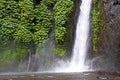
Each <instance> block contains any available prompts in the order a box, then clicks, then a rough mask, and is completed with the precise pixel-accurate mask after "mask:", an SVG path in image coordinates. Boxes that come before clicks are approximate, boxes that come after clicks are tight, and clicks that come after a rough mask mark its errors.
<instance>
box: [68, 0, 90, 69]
mask: <svg viewBox="0 0 120 80" xmlns="http://www.w3.org/2000/svg"><path fill="white" fill-rule="evenodd" d="M91 3H92V0H82V3H81V6H80V15H79V18H78V22H77V26H76V37H75V43H74V48H73V55H72V59H71V66H70V67H71V69H73V71H75V69H76V71H83V70H85V69H86V66H85V60H86V55H87V51H88V36H89V28H90V27H89V26H90V20H89V18H90V10H91Z"/></svg>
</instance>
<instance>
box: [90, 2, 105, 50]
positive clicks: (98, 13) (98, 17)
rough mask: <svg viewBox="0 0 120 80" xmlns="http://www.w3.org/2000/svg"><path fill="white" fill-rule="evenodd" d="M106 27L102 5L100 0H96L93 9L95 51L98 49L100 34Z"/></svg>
mask: <svg viewBox="0 0 120 80" xmlns="http://www.w3.org/2000/svg"><path fill="white" fill-rule="evenodd" d="M103 27H104V22H103V16H102V5H101V1H100V0H94V8H93V10H92V32H93V51H95V52H96V51H97V43H98V41H99V34H100V31H101V29H102V28H103Z"/></svg>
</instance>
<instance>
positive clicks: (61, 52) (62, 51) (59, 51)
mask: <svg viewBox="0 0 120 80" xmlns="http://www.w3.org/2000/svg"><path fill="white" fill-rule="evenodd" d="M54 51H55V53H56V55H57V56H59V57H63V56H65V54H66V50H65V49H63V48H55V49H54Z"/></svg>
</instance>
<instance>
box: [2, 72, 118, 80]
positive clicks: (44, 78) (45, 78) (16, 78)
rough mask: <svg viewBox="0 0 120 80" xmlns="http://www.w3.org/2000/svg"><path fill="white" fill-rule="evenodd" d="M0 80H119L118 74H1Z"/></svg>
mask: <svg viewBox="0 0 120 80" xmlns="http://www.w3.org/2000/svg"><path fill="white" fill-rule="evenodd" d="M0 80H120V73H119V72H106V71H95V72H77V73H75V72H74V73H52V72H49V73H34V72H29V73H1V74H0Z"/></svg>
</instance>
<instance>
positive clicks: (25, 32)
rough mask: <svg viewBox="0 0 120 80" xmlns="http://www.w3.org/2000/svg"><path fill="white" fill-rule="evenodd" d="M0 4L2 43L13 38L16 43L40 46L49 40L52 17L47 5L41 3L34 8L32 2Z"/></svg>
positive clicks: (10, 1) (12, 0) (4, 1)
mask: <svg viewBox="0 0 120 80" xmlns="http://www.w3.org/2000/svg"><path fill="white" fill-rule="evenodd" d="M0 2H1V3H0V4H1V5H0V6H1V7H0V13H1V14H0V26H1V27H0V34H1V35H0V38H1V41H5V40H8V41H9V40H10V38H12V39H14V40H15V41H16V42H23V43H29V42H31V41H34V43H36V44H39V43H40V42H43V41H44V40H45V39H48V32H49V30H50V26H51V15H50V11H49V10H48V9H47V6H46V5H44V4H42V3H41V4H39V5H37V6H35V7H34V6H33V2H32V1H30V0H22V1H19V2H16V1H14V0H9V1H6V0H2V1H0ZM36 38H38V39H36Z"/></svg>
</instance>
